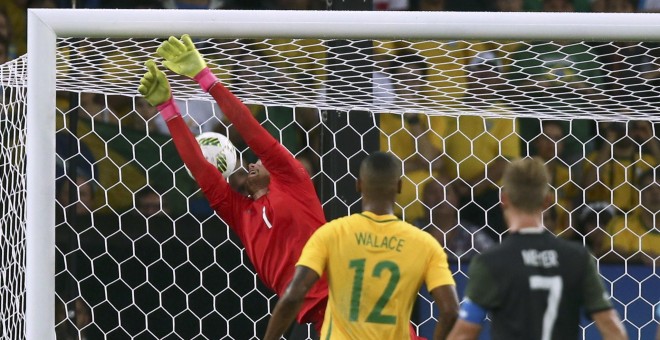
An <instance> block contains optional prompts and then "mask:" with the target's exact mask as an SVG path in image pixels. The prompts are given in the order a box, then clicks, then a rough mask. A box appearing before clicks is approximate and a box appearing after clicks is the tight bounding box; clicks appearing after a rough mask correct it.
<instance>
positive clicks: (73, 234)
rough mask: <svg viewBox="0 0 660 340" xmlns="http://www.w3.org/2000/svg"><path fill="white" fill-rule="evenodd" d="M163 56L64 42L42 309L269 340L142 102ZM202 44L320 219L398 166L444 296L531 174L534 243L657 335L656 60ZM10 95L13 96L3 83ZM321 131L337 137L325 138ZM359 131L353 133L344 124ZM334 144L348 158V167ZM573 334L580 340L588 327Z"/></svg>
mask: <svg viewBox="0 0 660 340" xmlns="http://www.w3.org/2000/svg"><path fill="white" fill-rule="evenodd" d="M161 41H162V40H160V39H137V38H132V39H121V40H120V39H109V38H108V39H100V38H75V39H74V38H58V40H57V44H58V48H57V64H56V65H57V66H56V67H57V76H56V86H57V90H58V91H59V92H58V97H57V99H58V110H57V113H56V116H57V129H56V148H57V166H56V193H57V197H56V199H55V200H54V203H55V204H56V207H57V208H56V210H57V214H56V216H55V217H54V218H55V219H56V277H55V280H56V298H55V300H56V313H57V314H56V328H57V329H56V331H57V333H58V336H61V337H62V338H65V337H68V336H74V337H83V336H85V337H87V338H89V339H93V338H140V339H142V338H144V339H161V338H172V339H193V338H194V339H219V338H234V339H249V338H254V337H259V336H261V335H263V332H264V327H265V325H266V324H267V322H268V318H269V311H270V310H272V308H273V306H274V302H275V298H274V295H273V294H272V292H270V291H268V290H267V289H265V288H264V287H263V286H262V285H261V283H260V282H259V278H258V277H257V276H256V274H255V273H254V270H253V268H252V265H251V263H250V262H249V260H248V259H247V257H246V254H245V252H244V249H243V246H242V245H241V244H240V242H239V241H238V239H237V237H236V236H235V235H234V234H233V232H231V231H230V229H229V228H228V227H227V226H226V225H225V223H224V222H223V221H222V220H221V219H219V218H218V217H217V215H215V214H214V212H213V211H212V210H211V208H210V207H209V206H208V203H207V202H206V200H205V199H204V197H203V195H202V194H201V192H200V190H199V189H198V187H197V185H196V183H195V182H194V181H193V180H192V179H191V178H190V177H189V176H188V174H187V173H186V170H185V168H184V166H183V164H182V162H181V159H180V157H179V156H178V155H177V153H176V150H175V148H174V146H173V143H172V141H171V138H170V136H169V132H168V130H167V127H166V125H165V124H164V122H163V120H162V118H161V117H160V116H159V114H158V113H157V112H156V110H155V109H153V108H152V107H150V106H149V105H148V104H147V103H146V102H145V101H144V99H142V98H140V97H139V96H138V95H137V91H136V88H137V86H138V84H139V79H140V77H141V75H142V74H143V73H144V72H145V67H144V66H143V65H144V62H145V61H147V60H148V59H151V58H155V49H156V47H157V46H158V45H159V44H160V42H161ZM195 43H196V46H197V47H198V48H199V50H200V52H201V53H202V54H203V55H204V56H205V58H206V60H207V62H208V64H209V67H210V68H211V69H212V70H213V72H214V73H215V74H216V75H217V76H218V77H219V78H220V79H221V80H222V81H223V82H224V83H225V84H226V85H227V86H228V87H229V89H230V90H231V91H232V92H234V93H235V94H236V95H237V96H238V97H239V98H240V99H241V100H243V101H244V103H246V104H247V105H248V106H249V108H250V109H251V110H252V112H253V114H254V115H255V117H257V119H258V120H259V121H260V122H262V125H263V126H264V127H266V128H267V129H268V131H269V132H271V133H272V134H273V135H274V136H275V137H276V138H277V139H278V140H280V141H281V142H282V143H283V144H284V146H285V147H286V148H287V149H288V150H289V151H290V152H291V153H292V154H294V155H295V156H296V157H297V158H299V159H301V160H302V161H303V162H304V164H306V165H308V166H309V172H310V175H311V176H312V178H313V180H314V182H315V184H316V185H317V189H318V192H319V194H320V195H321V198H322V203H323V204H324V208H326V209H329V208H330V207H331V206H339V210H340V211H345V212H346V213H348V212H353V211H355V210H356V209H359V200H357V199H350V200H348V199H346V197H344V196H342V195H340V194H338V192H339V191H340V189H343V188H346V187H347V186H352V185H353V183H354V181H355V178H356V172H357V167H356V162H354V161H355V160H356V159H359V158H361V157H362V156H364V154H366V153H368V152H370V151H373V150H375V149H376V148H380V149H381V150H385V151H390V152H392V153H394V154H395V155H397V156H398V157H399V158H400V159H401V161H402V164H403V166H404V175H403V178H402V182H403V186H402V193H401V195H400V196H399V199H398V201H397V206H396V213H397V214H398V215H399V216H400V217H401V218H402V219H405V220H406V221H408V222H410V223H411V224H414V225H416V226H418V227H420V228H422V229H425V230H427V231H428V232H430V233H431V234H433V235H434V236H435V237H436V238H437V239H438V241H439V242H440V243H441V244H443V246H444V247H445V250H446V252H447V254H448V256H449V259H450V261H451V263H452V269H453V271H454V273H455V276H456V279H457V281H458V282H459V285H462V284H464V281H465V279H466V278H467V270H466V268H467V266H468V265H469V260H470V258H471V257H472V256H473V255H474V254H476V253H479V252H480V251H482V250H484V249H486V248H488V247H490V246H492V245H494V244H497V243H499V242H500V241H501V239H502V237H504V236H505V235H506V233H505V231H506V225H505V221H504V217H503V215H502V211H501V209H500V206H499V190H500V177H501V173H502V168H503V166H504V165H505V164H506V163H507V162H508V161H510V160H512V159H517V158H521V157H528V156H535V157H540V158H542V159H543V160H544V161H545V162H546V164H547V166H548V168H549V170H550V173H551V178H552V182H551V193H552V194H553V200H552V204H551V205H550V206H549V207H548V208H547V210H546V214H545V220H544V223H545V226H546V228H548V229H549V230H551V231H553V232H554V233H556V234H557V235H558V237H565V238H569V239H573V240H576V241H578V242H580V243H583V244H584V245H585V246H588V247H590V248H591V251H592V252H593V253H594V255H595V256H596V258H597V259H598V262H599V268H600V269H601V271H602V276H603V279H604V280H605V283H606V287H607V288H608V291H610V292H611V294H612V297H613V301H614V303H615V305H616V307H617V308H618V309H619V310H620V313H621V315H622V316H623V318H624V319H625V322H626V326H627V329H628V331H629V333H630V334H631V336H633V337H638V338H640V339H641V338H644V337H646V336H647V335H648V334H651V332H653V331H655V327H654V325H653V308H654V307H655V306H656V305H657V303H658V301H659V299H660V296H659V295H658V294H659V292H660V290H658V289H657V287H658V286H659V284H660V278H659V277H658V275H657V273H656V269H655V268H657V267H656V266H653V265H652V264H653V263H657V261H658V254H660V237H659V236H658V227H657V222H655V223H656V224H655V227H654V225H653V221H657V220H658V219H657V212H658V211H659V210H660V203H659V202H658V199H659V197H660V193H659V191H660V187H659V186H660V184H659V182H660V178H659V177H658V170H657V169H658V162H659V159H660V139H659V138H658V133H659V130H658V123H659V122H660V118H659V117H660V115H658V107H660V106H658V98H660V91H659V90H658V84H659V83H658V82H659V81H660V77H659V76H660V72H658V70H659V67H660V61H659V60H660V59H659V58H660V48H658V46H657V45H656V44H651V43H646V42H633V43H630V42H626V43H621V42H599V43H590V42H584V41H545V42H529V41H527V42H525V41H466V40H452V41H437V40H391V41H372V40H359V41H334V40H322V39H217V38H213V37H195ZM156 60H157V61H160V60H158V59H157V58H156ZM22 62H24V60H23V59H19V60H17V61H13V62H12V63H10V64H8V65H3V68H2V72H3V73H2V84H3V86H4V93H5V99H4V100H5V101H4V102H3V107H2V129H1V136H2V154H3V169H2V174H1V175H0V176H2V183H3V195H2V197H0V199H1V200H2V202H3V204H2V209H3V214H2V216H3V217H2V218H3V230H2V231H1V232H2V233H3V234H2V235H0V236H1V237H2V244H1V245H0V248H1V249H2V268H3V269H2V270H3V273H4V272H7V273H9V275H5V276H3V277H16V276H17V275H18V276H19V277H20V267H18V268H16V267H15V266H16V265H17V263H22V262H23V261H22V258H21V256H22V254H23V252H22V250H21V249H22V237H21V235H22V234H21V232H22V231H23V230H24V228H23V224H22V223H23V221H24V220H25V216H24V213H23V211H22V208H21V202H23V200H24V196H25V195H24V193H25V192H24V190H25V189H24V188H22V187H21V185H22V183H23V182H22V180H23V174H24V166H23V165H22V164H23V162H22V159H23V157H22V156H21V152H22V151H21V149H20V148H21V146H22V145H23V143H24V138H23V135H24V133H25V132H24V127H23V126H24V125H22V124H21V122H22V121H23V120H24V115H25V113H24V111H22V110H23V106H22V105H21V103H22V102H23V98H24V96H25V91H24V88H22V87H21V86H24V85H22V84H21V83H20V80H22V79H24V77H25V75H24V74H21V73H12V72H9V73H6V72H7V70H13V69H16V68H18V67H19V65H22V64H21V63H22ZM168 77H169V79H170V83H171V85H172V91H173V93H174V95H175V98H176V99H177V100H178V101H179V104H180V107H181V108H182V111H183V115H184V118H185V120H186V121H187V122H188V125H189V127H190V128H191V130H192V131H193V133H194V134H199V133H201V132H205V131H217V132H220V133H223V134H226V135H228V136H229V137H230V138H231V139H232V141H233V142H234V144H235V145H236V146H237V149H238V151H239V153H240V160H241V165H240V167H239V168H238V169H237V170H236V171H235V172H234V174H233V175H232V177H231V178H230V179H229V182H230V184H231V185H232V187H233V188H234V189H235V190H237V191H239V192H243V193H245V187H244V186H245V183H244V181H245V176H246V171H245V169H246V166H247V164H248V163H250V162H254V161H256V158H255V156H254V155H253V154H252V153H251V152H250V150H249V149H248V148H247V146H246V145H245V143H244V142H243V141H242V140H241V138H240V136H238V135H237V133H236V132H235V131H234V130H233V128H232V125H231V124H230V122H228V120H227V119H226V118H225V117H224V115H223V113H222V111H221V110H220V109H219V107H218V106H217V104H216V103H215V102H213V100H212V98H210V97H209V96H208V95H207V94H205V93H203V92H202V91H200V90H199V89H198V87H197V85H196V84H194V82H192V81H190V80H189V79H184V78H182V77H177V76H174V75H173V74H171V73H168ZM12 82H14V83H16V84H17V86H16V87H12V86H9V87H8V85H7V84H10V85H11V84H13V83H12ZM332 115H339V116H345V117H347V122H348V124H345V125H341V126H336V125H332V124H331V123H330V121H331V119H330V118H329V117H330V116H332ZM352 117H361V118H364V117H368V118H367V119H362V120H360V123H355V124H352V123H351V122H352V120H351V119H352ZM367 139H371V140H374V141H377V143H376V144H373V143H372V144H368V143H367V142H366V140H367ZM347 141H351V142H350V143H353V144H356V145H357V148H358V150H359V151H358V152H354V151H347V150H349V149H346V148H345V144H346V143H347ZM373 145H376V147H373ZM378 145H379V146H378ZM354 146H355V145H354ZM5 155H9V156H10V157H6V156H5ZM331 156H332V157H331ZM338 160H339V161H338ZM330 162H338V163H337V164H334V163H333V164H329V163H330ZM337 168H339V170H336V169H337ZM332 169H335V170H332ZM333 171H334V172H333ZM5 193H7V194H5ZM5 202H7V204H6V203H5ZM654 216H655V220H654ZM5 220H7V221H9V222H7V223H8V224H5V222H4V221H5ZM7 226H9V227H7ZM10 231H11V232H12V233H16V235H13V234H12V235H10V234H7V233H8V232H10ZM10 254H11V256H9V255H10ZM13 254H19V255H20V256H18V257H17V256H13ZM3 280H4V279H3ZM18 281H19V282H13V281H11V280H10V281H3V290H2V293H1V294H0V297H1V298H2V301H1V303H2V305H3V306H8V305H12V304H15V303H18V304H19V305H20V304H21V301H22V300H21V299H22V297H23V294H22V292H23V291H22V290H21V289H22V288H21V286H20V280H18ZM6 287H13V288H6ZM419 301H420V304H419V310H417V311H416V313H415V316H414V317H413V321H414V323H415V324H416V326H418V330H419V331H420V332H421V333H422V334H428V330H429V329H432V327H433V325H434V320H433V315H434V314H433V313H432V312H431V311H432V304H431V302H430V301H431V299H430V298H429V297H428V295H426V294H421V295H420V298H419ZM2 313H7V312H6V310H5V309H4V308H3V312H2ZM20 313H21V312H20V308H17V310H16V312H14V314H9V315H5V314H3V328H4V329H10V328H12V327H13V328H20V327H21V324H20V322H21V317H20V315H21V314H20ZM583 327H584V332H585V337H588V334H590V333H591V332H594V329H595V328H594V326H593V325H590V324H585V325H583ZM425 332H426V333H425Z"/></svg>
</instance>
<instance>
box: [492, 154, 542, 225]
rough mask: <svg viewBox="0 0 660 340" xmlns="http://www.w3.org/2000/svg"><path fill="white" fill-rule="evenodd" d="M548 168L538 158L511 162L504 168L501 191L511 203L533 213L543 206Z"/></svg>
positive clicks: (517, 207)
mask: <svg viewBox="0 0 660 340" xmlns="http://www.w3.org/2000/svg"><path fill="white" fill-rule="evenodd" d="M549 178H550V176H549V175H548V170H547V169H546V167H545V164H544V163H543V161H542V160H541V159H540V158H523V159H519V160H516V161H513V162H511V163H510V164H508V165H507V167H506V169H505V170H504V175H503V177H502V191H503V192H505V193H506V194H507V196H508V198H509V201H510V202H511V205H512V206H513V207H514V208H516V209H519V210H521V211H524V212H528V213H534V212H537V211H539V210H542V209H543V208H544V203H545V200H546V196H547V195H548V191H549V189H550V186H549V184H548V183H549Z"/></svg>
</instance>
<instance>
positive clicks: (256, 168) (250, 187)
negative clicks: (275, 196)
mask: <svg viewBox="0 0 660 340" xmlns="http://www.w3.org/2000/svg"><path fill="white" fill-rule="evenodd" d="M268 184H270V172H268V170H266V167H265V166H264V165H263V164H262V163H261V161H257V162H256V163H250V164H249V165H248V176H247V180H246V182H245V186H246V189H247V191H248V193H249V194H250V195H254V194H255V193H257V192H258V191H260V190H263V189H267V188H268Z"/></svg>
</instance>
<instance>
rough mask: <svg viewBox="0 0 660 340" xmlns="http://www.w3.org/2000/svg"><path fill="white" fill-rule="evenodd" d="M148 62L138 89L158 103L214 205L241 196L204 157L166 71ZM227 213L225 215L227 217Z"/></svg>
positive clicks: (180, 150)
mask: <svg viewBox="0 0 660 340" xmlns="http://www.w3.org/2000/svg"><path fill="white" fill-rule="evenodd" d="M146 66H147V73H145V75H144V76H143V77H142V79H141V80H140V87H139V88H138V91H139V92H140V94H142V95H143V96H144V98H145V99H146V100H147V102H149V104H151V105H152V106H156V107H158V111H159V112H160V114H161V116H162V117H163V119H165V121H166V123H167V127H168V129H169V130H170V133H171V135H172V139H173V140H174V145H175V147H176V149H177V152H178V153H179V156H180V157H181V160H183V163H184V164H185V165H186V167H188V169H189V170H190V173H191V174H192V175H193V177H194V178H195V181H197V184H199V186H200V188H201V189H202V191H203V192H204V194H205V195H206V197H207V199H208V200H209V202H210V203H211V205H212V206H214V207H215V206H218V205H219V204H220V202H222V204H229V203H230V202H232V200H234V199H240V198H241V197H242V196H240V194H238V193H236V192H234V191H233V190H232V189H231V188H230V187H229V184H228V183H227V181H226V180H225V179H224V177H223V176H222V173H220V171H218V169H216V168H215V167H214V166H213V165H211V163H209V162H207V161H206V159H205V158H204V155H203V154H202V150H201V148H200V146H199V143H197V140H196V139H195V137H194V136H193V134H192V133H191V132H190V129H189V128H188V125H187V124H186V123H185V121H184V120H183V117H181V113H180V111H179V108H178V107H177V105H176V103H175V101H174V97H173V96H172V93H171V90H170V85H169V82H168V81H167V78H166V77H165V74H164V73H163V72H162V71H160V70H159V69H158V68H157V67H156V64H155V62H154V61H153V60H150V61H147V63H146ZM237 196H240V197H237ZM223 215H229V214H223ZM227 217H228V216H223V219H226V218H227ZM227 222H229V221H227Z"/></svg>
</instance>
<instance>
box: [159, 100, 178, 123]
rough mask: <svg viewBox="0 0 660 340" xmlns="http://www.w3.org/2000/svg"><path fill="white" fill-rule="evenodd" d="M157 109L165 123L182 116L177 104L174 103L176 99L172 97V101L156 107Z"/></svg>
mask: <svg viewBox="0 0 660 340" xmlns="http://www.w3.org/2000/svg"><path fill="white" fill-rule="evenodd" d="M156 108H157V109H158V111H159V112H160V115H161V116H163V119H165V121H168V120H170V119H172V118H174V117H176V116H180V115H181V112H179V107H178V106H176V103H175V102H174V97H170V99H168V100H167V101H166V102H164V103H162V104H160V105H158V106H156Z"/></svg>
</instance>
